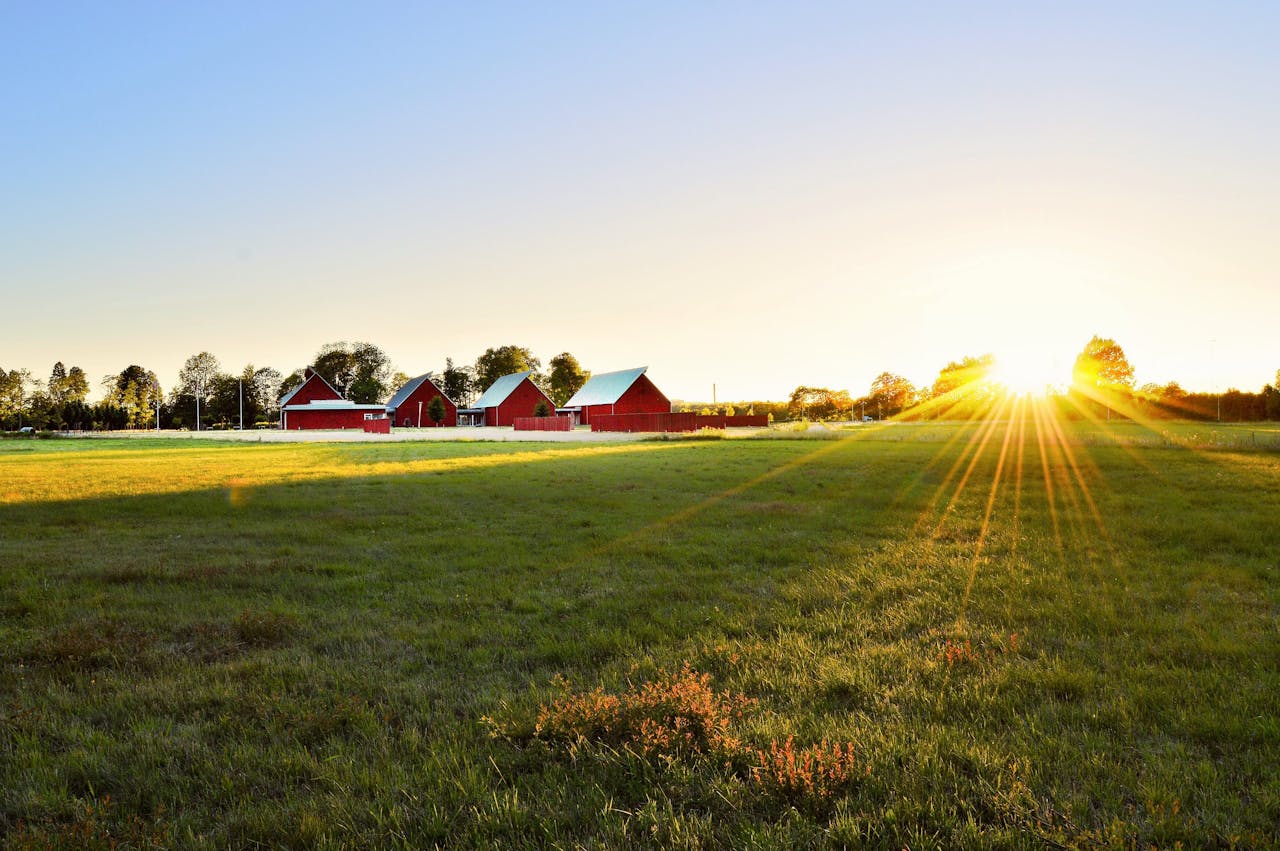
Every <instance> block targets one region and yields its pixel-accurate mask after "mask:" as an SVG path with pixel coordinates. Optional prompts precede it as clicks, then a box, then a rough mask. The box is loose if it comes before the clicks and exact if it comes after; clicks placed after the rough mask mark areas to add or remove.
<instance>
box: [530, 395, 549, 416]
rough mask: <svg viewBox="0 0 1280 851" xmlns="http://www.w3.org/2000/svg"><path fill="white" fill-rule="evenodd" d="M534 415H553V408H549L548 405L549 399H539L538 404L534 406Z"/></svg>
mask: <svg viewBox="0 0 1280 851" xmlns="http://www.w3.org/2000/svg"><path fill="white" fill-rule="evenodd" d="M533 415H534V416H535V417H549V416H551V408H549V407H548V406H547V400H546V399H539V400H538V404H536V405H534V406H533Z"/></svg>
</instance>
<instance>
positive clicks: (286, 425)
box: [280, 367, 386, 430]
mask: <svg viewBox="0 0 1280 851" xmlns="http://www.w3.org/2000/svg"><path fill="white" fill-rule="evenodd" d="M304 376H305V377H304V378H303V381H302V383H301V384H299V385H298V386H297V387H295V388H293V389H292V390H290V391H289V392H288V393H286V394H285V395H284V396H283V397H282V398H281V399H280V428H282V429H285V430H289V429H295V430H297V429H317V428H364V422H365V420H376V419H381V418H383V417H384V416H386V406H385V405H357V404H356V403H355V402H348V401H347V400H346V399H343V398H342V394H341V393H339V392H338V391H337V390H335V389H334V388H333V385H332V384H330V383H329V382H328V381H325V380H324V376H322V375H321V374H320V373H318V372H316V371H315V370H314V369H312V368H311V367H307V370H306V372H305V373H304Z"/></svg>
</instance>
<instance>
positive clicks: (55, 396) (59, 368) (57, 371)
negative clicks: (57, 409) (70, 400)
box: [46, 361, 67, 405]
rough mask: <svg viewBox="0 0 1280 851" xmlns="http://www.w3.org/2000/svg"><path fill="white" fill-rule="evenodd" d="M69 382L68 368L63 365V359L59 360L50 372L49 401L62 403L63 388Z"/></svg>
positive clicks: (56, 403)
mask: <svg viewBox="0 0 1280 851" xmlns="http://www.w3.org/2000/svg"><path fill="white" fill-rule="evenodd" d="M66 383H67V368H66V367H65V366H63V365H62V361H58V362H57V363H55V364H54V365H53V369H52V370H51V371H50V372H49V383H48V384H47V385H46V387H47V389H48V393H49V401H50V402H52V403H53V404H55V405H61V404H62V401H63V400H62V394H63V388H64V387H65V386H66Z"/></svg>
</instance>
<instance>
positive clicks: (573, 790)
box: [0, 418, 1280, 848]
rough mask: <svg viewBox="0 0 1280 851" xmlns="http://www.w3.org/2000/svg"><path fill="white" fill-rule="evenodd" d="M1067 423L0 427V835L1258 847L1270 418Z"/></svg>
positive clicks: (1278, 744) (1274, 645) (1271, 725)
mask: <svg viewBox="0 0 1280 851" xmlns="http://www.w3.org/2000/svg"><path fill="white" fill-rule="evenodd" d="M1066 429H1067V430H1066V431H1065V432H1058V431H1055V430H1054V429H1053V428H1051V427H1050V425H1049V424H1047V423H1044V422H1040V421H1038V420H1035V419H1032V418H1027V419H1023V420H1019V421H1015V423H1014V424H1013V425H1010V424H1007V423H1002V424H997V425H993V426H990V427H988V426H985V425H972V426H965V427H960V426H947V425H937V424H923V425H920V426H915V427H909V426H901V427H889V428H883V429H882V428H860V429H857V430H853V431H851V432H849V436H848V437H845V438H844V439H834V440H831V439H829V440H788V439H773V440H758V439H757V440H719V441H712V440H683V441H681V440H676V441H662V442H644V443H634V444H624V445H565V444H557V445H542V444H482V443H477V444H460V443H447V444H431V443H423V444H409V443H401V444H394V445H385V446H380V445H376V444H360V445H342V446H336V445H324V444H313V445H252V444H250V445H245V444H217V443H195V442H182V443H175V442H166V441H163V440H157V441H90V440H84V441H82V440H76V441H72V440H53V441H4V442H0V845H3V846H4V847H12V848H26V847H46V846H49V845H53V846H55V847H58V846H61V847H76V848H79V847H155V846H161V847H174V846H176V847H209V848H223V847H260V846H267V847H300V848H302V847H308V848H309V847H351V848H364V847H431V846H433V845H442V846H462V847H494V846H498V847H518V846H530V847H578V846H586V847H660V848H672V847H680V848H697V847H733V848H742V847H840V846H871V847H885V848H889V847H892V848H901V847H904V846H909V847H911V848H929V847H946V848H950V847H1018V848H1023V847H1060V846H1067V847H1130V846H1141V847H1147V846H1150V845H1155V846H1159V847H1172V846H1176V845H1177V844H1178V843H1183V844H1184V845H1185V846H1186V847H1194V848H1198V847H1207V846H1221V847H1230V846H1238V847H1274V846H1276V845H1277V843H1278V842H1280V837H1278V834H1277V829H1276V825H1277V824H1280V628H1278V624H1280V620H1278V616H1280V522H1278V519H1280V453H1276V452H1274V451H1266V448H1267V447H1269V446H1272V445H1274V443H1275V442H1276V441H1277V440H1278V439H1280V434H1277V431H1276V429H1275V428H1274V427H1272V428H1270V430H1268V427H1267V426H1261V427H1253V428H1252V429H1250V428H1248V427H1245V428H1244V429H1242V430H1235V431H1232V430H1230V429H1225V430H1224V429H1221V428H1219V429H1218V430H1217V431H1213V430H1212V429H1208V428H1207V427H1205V426H1201V425H1197V426H1190V425H1188V426H1179V427H1173V428H1172V430H1171V431H1170V432H1169V434H1168V435H1166V436H1165V437H1164V438H1161V439H1155V438H1154V437H1153V438H1151V439H1147V438H1146V437H1144V435H1148V434H1150V433H1147V432H1144V431H1143V430H1141V429H1140V428H1138V427H1136V426H1132V425H1129V424H1125V425H1117V426H1116V427H1114V428H1111V427H1107V426H1104V425H1098V426H1069V427H1066ZM1211 434H1216V435H1218V436H1217V437H1212V436H1207V435H1211ZM1245 434H1249V435H1251V436H1250V437H1248V438H1246V437H1244V435H1245ZM1223 435H1226V436H1225V437H1224V436H1223ZM797 436H799V435H797ZM1038 436H1039V439H1038ZM1206 447H1207V448H1206ZM686 665H687V666H688V668H687V669H686V668H685V666H686ZM682 672H683V673H682ZM703 675H705V677H704V676H703ZM673 718H678V720H672V719H673ZM664 725H665V726H664ZM788 739H790V740H791V742H792V745H791V748H792V750H791V753H794V754H798V759H797V761H796V762H795V763H794V764H792V763H788V762H787V758H788V757H787V753H788V751H787V745H786V744H785V743H786V742H787V741H788ZM824 741H826V742H827V746H826V748H820V746H821V744H822V743H823V742H824ZM832 743H842V744H841V745H840V747H839V748H835V749H834V750H835V753H836V755H835V756H834V757H833V756H832V753H833V746H832ZM848 743H851V745H852V755H850V750H849V748H848V747H847V746H846V745H847V744H848ZM775 744H776V746H777V752H776V753H775V750H774V747H773V746H774V745H775ZM806 756H807V757H808V760H809V761H808V763H806V762H805V758H806Z"/></svg>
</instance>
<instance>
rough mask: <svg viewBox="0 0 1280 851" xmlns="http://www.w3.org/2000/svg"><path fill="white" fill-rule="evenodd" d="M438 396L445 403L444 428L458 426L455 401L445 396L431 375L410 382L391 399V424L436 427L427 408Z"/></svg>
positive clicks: (389, 413)
mask: <svg viewBox="0 0 1280 851" xmlns="http://www.w3.org/2000/svg"><path fill="white" fill-rule="evenodd" d="M436 396H439V397H440V401H441V402H443V403H444V419H443V420H441V421H440V425H442V426H456V425H457V424H458V406H457V405H455V404H454V403H453V400H452V399H450V398H449V397H448V396H446V395H444V391H443V390H441V389H440V387H439V386H438V385H437V384H436V383H435V381H433V380H432V379H431V373H429V372H428V373H427V374H426V375H419V376H418V377H417V378H412V379H410V380H409V382H408V383H407V384H405V386H403V387H401V388H400V389H399V390H397V391H396V394H395V395H394V396H392V397H391V401H390V402H388V403H387V416H388V417H390V418H391V422H392V423H393V424H395V425H401V426H414V427H416V428H422V427H423V426H434V425H435V423H434V422H432V421H431V415H430V414H429V413H427V406H428V405H430V404H431V400H432V399H434V398H435V397H436Z"/></svg>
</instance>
